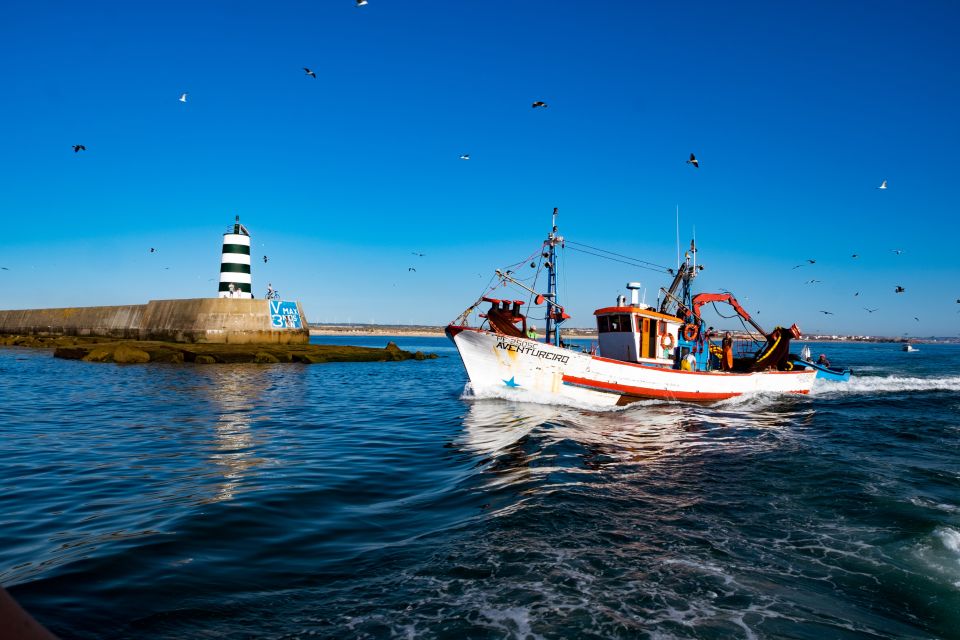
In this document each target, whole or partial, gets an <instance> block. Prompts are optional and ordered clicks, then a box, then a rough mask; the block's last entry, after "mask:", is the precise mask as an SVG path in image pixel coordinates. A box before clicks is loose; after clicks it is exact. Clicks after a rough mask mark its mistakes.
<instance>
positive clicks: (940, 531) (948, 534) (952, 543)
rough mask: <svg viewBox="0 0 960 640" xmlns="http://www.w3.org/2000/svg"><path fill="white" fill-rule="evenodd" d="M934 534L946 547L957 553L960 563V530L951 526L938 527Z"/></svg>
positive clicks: (959, 562)
mask: <svg viewBox="0 0 960 640" xmlns="http://www.w3.org/2000/svg"><path fill="white" fill-rule="evenodd" d="M933 535H935V536H936V537H937V538H939V539H940V542H941V543H942V544H943V546H944V547H945V548H946V549H948V550H949V551H952V552H953V553H955V554H957V556H958V557H957V563H958V564H960V531H957V530H956V529H951V528H950V527H937V528H936V529H934V531H933Z"/></svg>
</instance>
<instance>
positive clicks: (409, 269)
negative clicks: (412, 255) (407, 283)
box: [407, 267, 417, 273]
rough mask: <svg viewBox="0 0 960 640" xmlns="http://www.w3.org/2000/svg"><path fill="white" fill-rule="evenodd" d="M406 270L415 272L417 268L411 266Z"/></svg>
mask: <svg viewBox="0 0 960 640" xmlns="http://www.w3.org/2000/svg"><path fill="white" fill-rule="evenodd" d="M407 271H413V272H414V273H416V271H417V270H416V269H414V268H413V267H407Z"/></svg>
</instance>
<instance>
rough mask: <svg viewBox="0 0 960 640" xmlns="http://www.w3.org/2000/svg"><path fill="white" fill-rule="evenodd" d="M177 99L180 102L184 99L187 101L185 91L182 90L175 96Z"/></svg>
mask: <svg viewBox="0 0 960 640" xmlns="http://www.w3.org/2000/svg"><path fill="white" fill-rule="evenodd" d="M177 100H179V101H180V102H186V101H187V92H186V91H184V92H183V93H181V94H180V97H179V98H177Z"/></svg>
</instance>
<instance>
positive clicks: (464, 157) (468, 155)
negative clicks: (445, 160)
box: [460, 153, 470, 160]
mask: <svg viewBox="0 0 960 640" xmlns="http://www.w3.org/2000/svg"><path fill="white" fill-rule="evenodd" d="M460 159H461V160H469V159H470V154H469V153H465V154H463V155H462V156H460Z"/></svg>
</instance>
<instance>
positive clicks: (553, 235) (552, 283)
mask: <svg viewBox="0 0 960 640" xmlns="http://www.w3.org/2000/svg"><path fill="white" fill-rule="evenodd" d="M562 242H563V237H562V236H560V235H559V234H557V208H556V207H554V208H553V226H552V228H551V230H550V234H549V235H548V236H547V241H546V243H545V244H546V245H548V247H549V248H548V250H547V264H546V267H547V294H546V296H545V297H546V298H547V300H549V301H550V302H551V303H553V304H547V308H546V311H545V315H544V321H545V323H546V328H545V334H544V341H545V342H546V343H547V344H550V343H552V344H555V345H557V346H558V347H559V346H560V323H561V322H563V320H561V319H559V318H560V317H561V316H560V314H559V313H558V312H557V311H556V309H557V308H559V306H560V301H559V300H557V244H558V243H562Z"/></svg>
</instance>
